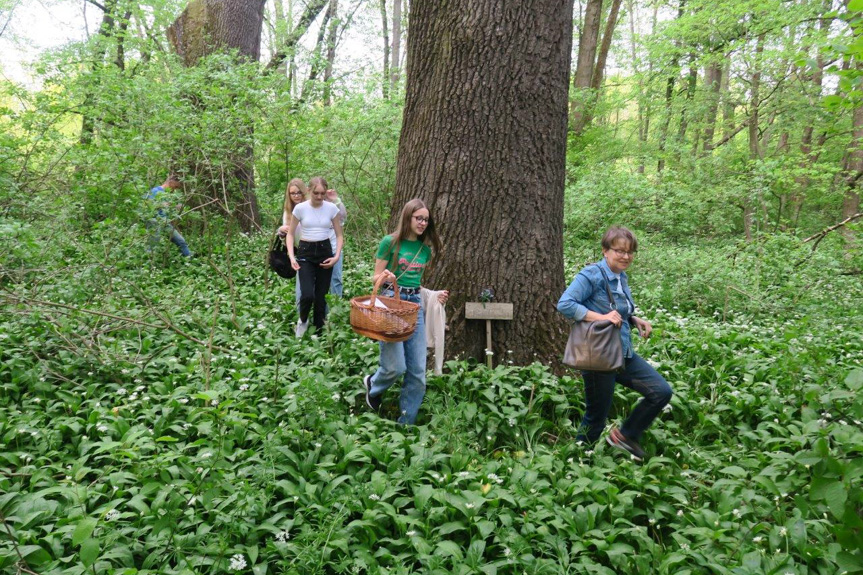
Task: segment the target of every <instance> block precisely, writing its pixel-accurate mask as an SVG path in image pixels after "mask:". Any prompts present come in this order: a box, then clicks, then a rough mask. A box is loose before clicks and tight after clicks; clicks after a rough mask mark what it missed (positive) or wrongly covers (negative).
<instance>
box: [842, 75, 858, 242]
mask: <svg viewBox="0 0 863 575" xmlns="http://www.w3.org/2000/svg"><path fill="white" fill-rule="evenodd" d="M855 65H856V68H857V73H858V74H861V75H863V61H860V60H858V61H857V62H856V64H855ZM845 166H846V167H845V197H844V199H843V201H842V218H843V219H844V218H848V217H850V216H852V215H854V214H856V213H858V212H859V211H860V188H861V184H863V104H860V105H858V106H857V107H856V108H855V109H854V119H853V132H852V137H851V143H850V145H849V146H848V152H847V156H846V162H845ZM842 235H843V236H844V237H845V250H846V252H847V253H848V254H849V255H850V253H851V251H852V250H854V249H856V247H857V238H856V236H855V235H854V231H853V230H851V229H850V228H847V227H846V228H844V229H843V230H842Z"/></svg>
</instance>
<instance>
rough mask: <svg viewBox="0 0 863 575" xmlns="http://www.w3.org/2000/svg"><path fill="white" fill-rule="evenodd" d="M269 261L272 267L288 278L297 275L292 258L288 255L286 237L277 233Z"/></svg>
mask: <svg viewBox="0 0 863 575" xmlns="http://www.w3.org/2000/svg"><path fill="white" fill-rule="evenodd" d="M268 261H269V263H270V269H271V270H273V271H274V272H276V273H277V274H279V275H280V276H282V277H283V278H286V279H291V278H293V277H294V276H296V275H297V270H295V269H294V268H293V266H291V259H290V258H289V257H288V246H286V245H285V239H284V238H280V237H279V234H278V233H277V234H276V238H275V240H274V241H273V247H272V248H270V254H269V258H268Z"/></svg>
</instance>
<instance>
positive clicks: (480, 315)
mask: <svg viewBox="0 0 863 575" xmlns="http://www.w3.org/2000/svg"><path fill="white" fill-rule="evenodd" d="M464 318H465V319H484V320H485V359H486V365H488V368H489V369H491V368H492V360H491V357H492V347H491V322H492V320H495V319H496V320H505V321H508V320H511V319H512V304H511V303H483V302H475V301H469V302H466V303H465V304H464Z"/></svg>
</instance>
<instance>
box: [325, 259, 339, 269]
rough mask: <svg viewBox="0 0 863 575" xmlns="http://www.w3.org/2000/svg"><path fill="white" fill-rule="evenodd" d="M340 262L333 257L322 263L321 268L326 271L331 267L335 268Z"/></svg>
mask: <svg viewBox="0 0 863 575" xmlns="http://www.w3.org/2000/svg"><path fill="white" fill-rule="evenodd" d="M338 261H339V258H337V257H336V256H333V257H331V258H327V259H325V260H324V261H322V262H321V267H322V268H324V269H325V270H328V269H330V268H331V267H333V266H334V265H336V262H338Z"/></svg>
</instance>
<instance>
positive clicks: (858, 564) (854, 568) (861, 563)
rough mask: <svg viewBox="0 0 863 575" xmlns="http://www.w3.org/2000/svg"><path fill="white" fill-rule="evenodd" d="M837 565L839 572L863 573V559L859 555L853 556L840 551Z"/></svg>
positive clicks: (837, 555) (837, 556)
mask: <svg viewBox="0 0 863 575" xmlns="http://www.w3.org/2000/svg"><path fill="white" fill-rule="evenodd" d="M836 563H838V564H839V570H840V571H845V572H847V573H857V572H858V571H863V557H861V556H860V555H859V554H857V555H853V554H851V553H848V552H846V551H840V552H839V553H837V554H836Z"/></svg>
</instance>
